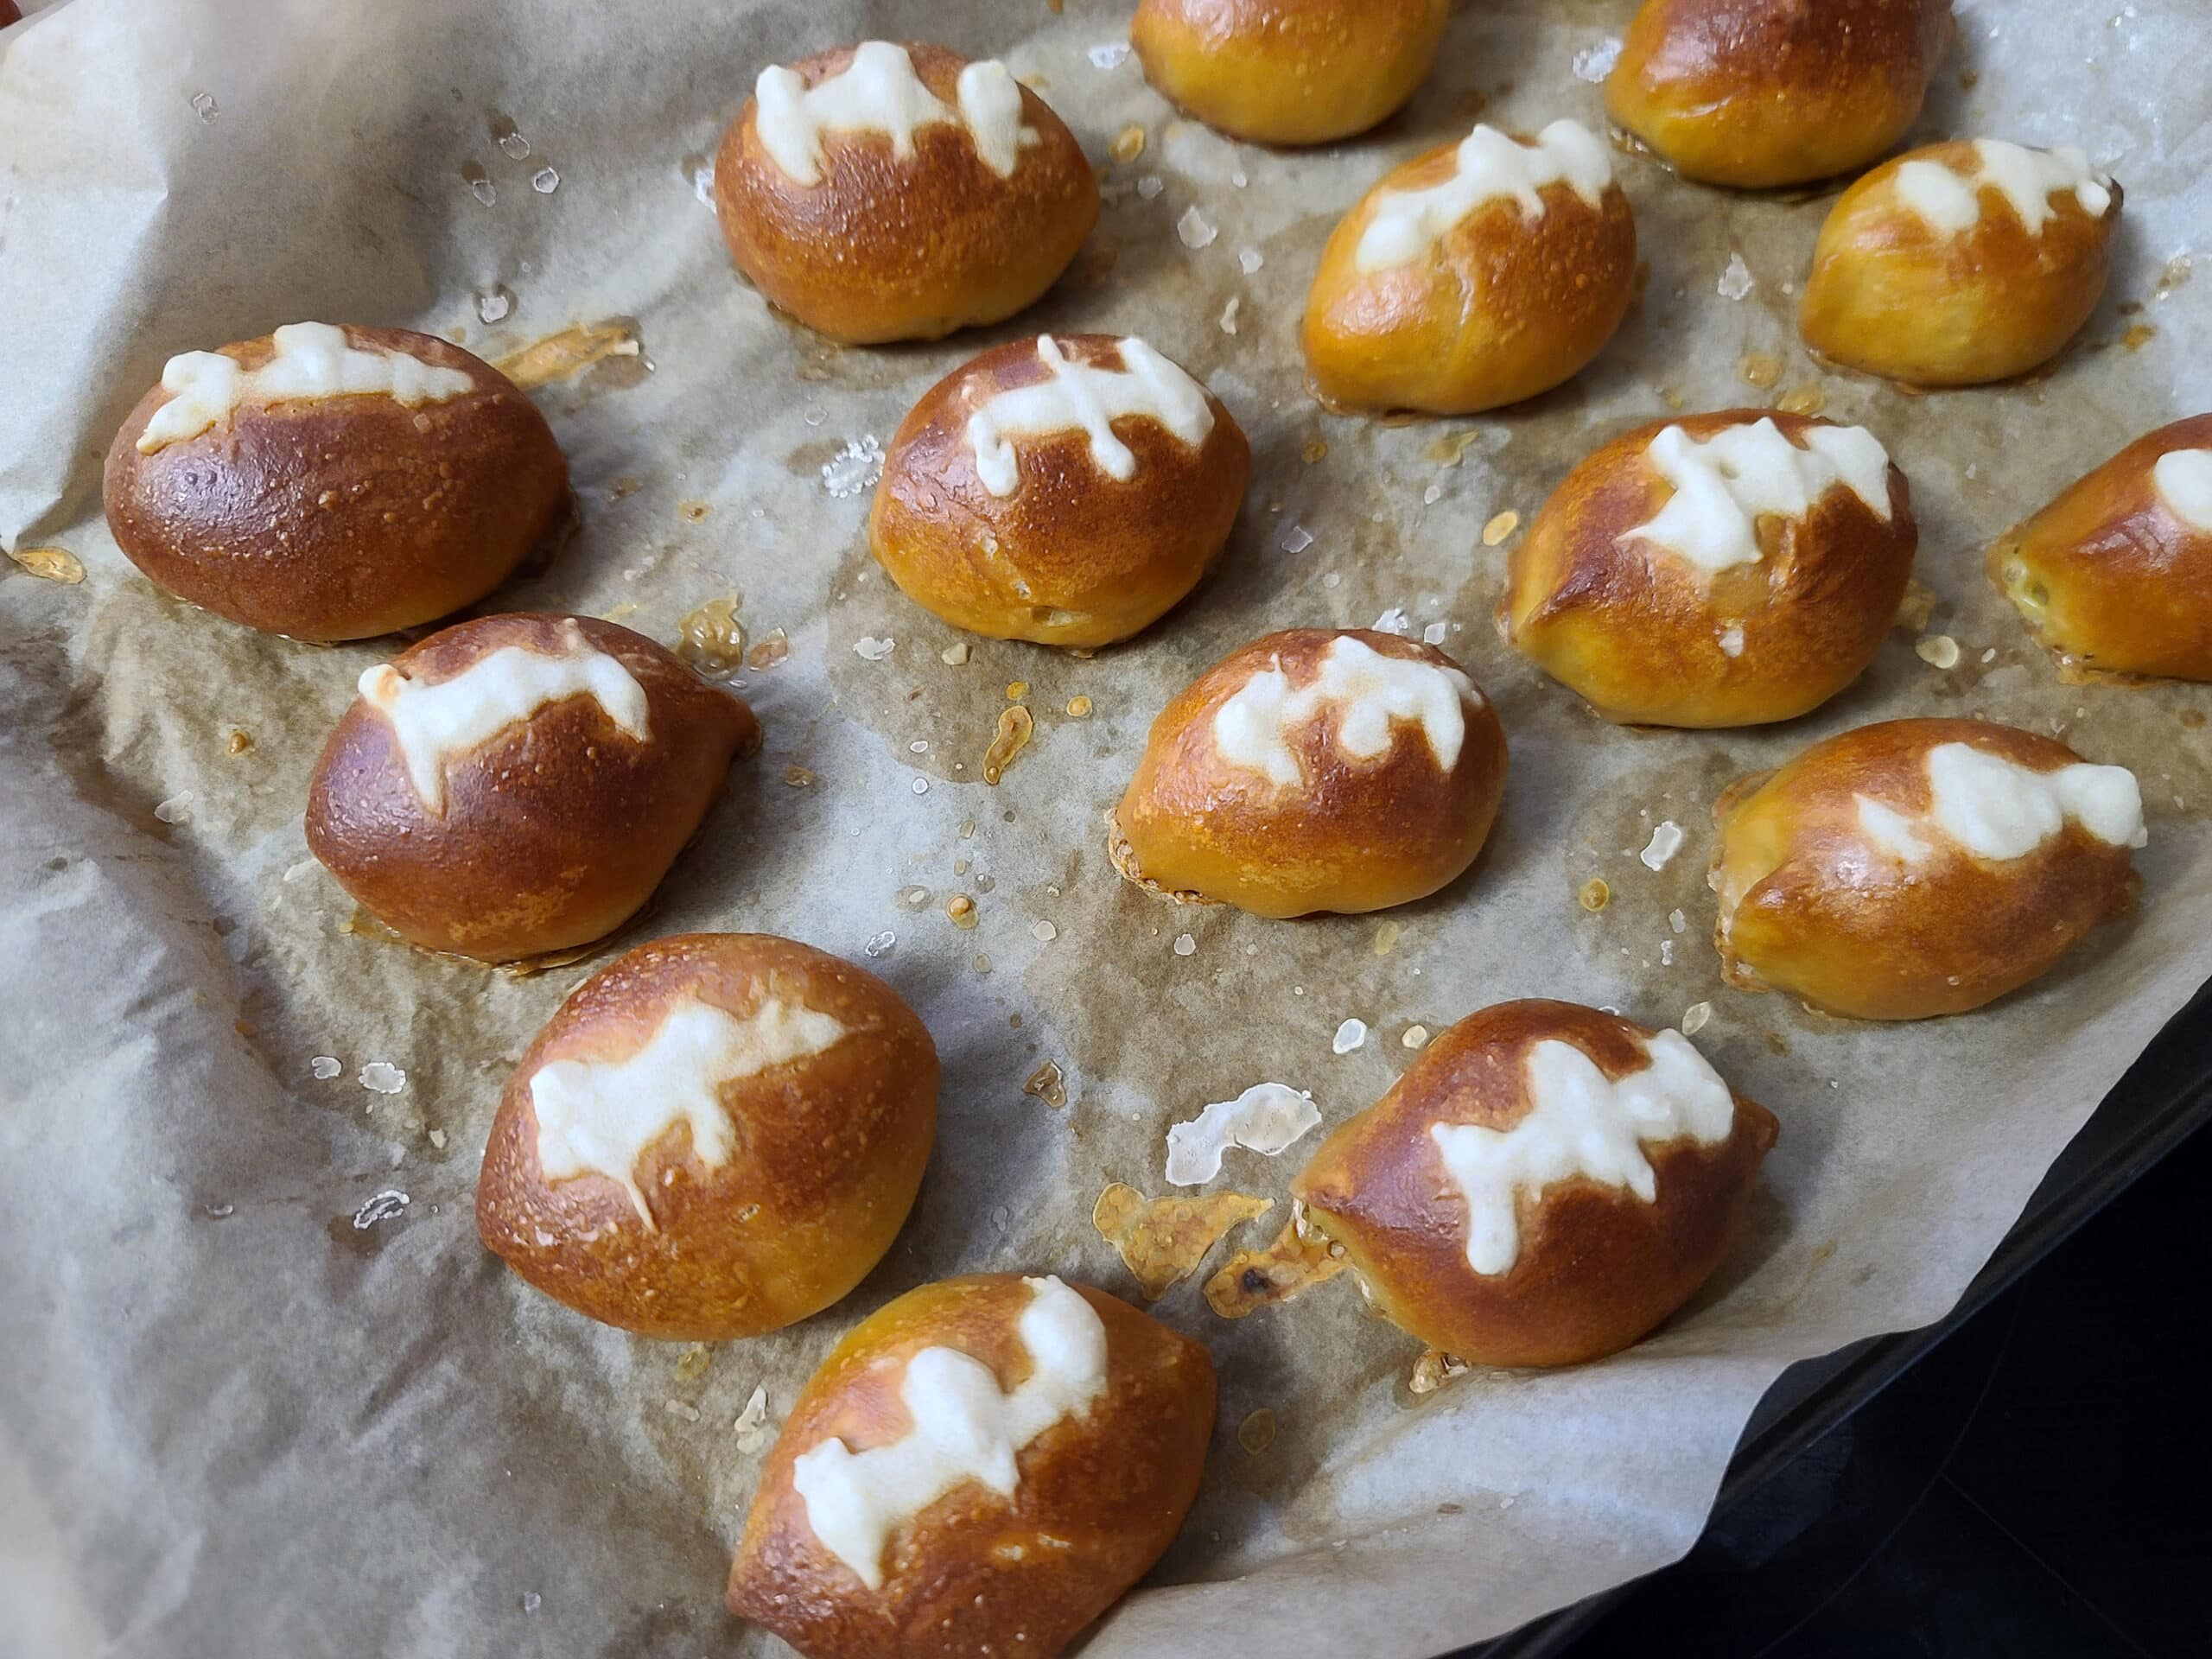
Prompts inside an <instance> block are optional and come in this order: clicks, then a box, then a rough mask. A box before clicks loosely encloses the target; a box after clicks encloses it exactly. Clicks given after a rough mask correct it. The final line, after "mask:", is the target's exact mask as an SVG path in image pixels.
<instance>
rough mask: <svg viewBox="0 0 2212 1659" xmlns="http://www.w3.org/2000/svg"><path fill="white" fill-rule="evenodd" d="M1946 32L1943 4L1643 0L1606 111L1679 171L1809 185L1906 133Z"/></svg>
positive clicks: (1924, 0) (1752, 183) (1946, 3)
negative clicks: (1811, 3) (1810, 3)
mask: <svg viewBox="0 0 2212 1659" xmlns="http://www.w3.org/2000/svg"><path fill="white" fill-rule="evenodd" d="M1956 33H1957V25H1956V23H1955V22H1954V21H1953V19H1952V16H1951V0H1821V3H1819V4H1816V5H1808V4H1806V3H1804V0H1645V3H1644V6H1643V10H1641V11H1639V12H1637V14H1636V16H1635V18H1634V20H1633V21H1632V22H1630V24H1629V26H1628V32H1627V33H1626V34H1625V35H1624V36H1623V37H1622V40H1621V54H1620V56H1619V58H1618V60H1616V61H1615V62H1614V65H1613V71H1612V73H1611V76H1609V77H1608V78H1607V79H1606V81H1605V112H1606V113H1607V114H1608V115H1610V116H1611V118H1613V121H1614V123H1615V124H1617V125H1618V126H1621V127H1624V128H1625V129H1626V130H1628V131H1630V132H1631V133H1633V134H1635V136H1636V137H1638V138H1640V139H1642V140H1643V142H1644V143H1646V144H1649V146H1650V147H1651V149H1653V150H1654V151H1655V152H1656V154H1657V155H1658V156H1659V157H1660V158H1661V159H1662V160H1663V161H1664V162H1667V163H1668V164H1669V166H1671V167H1672V168H1674V169H1675V171H1676V172H1678V173H1680V174H1681V175H1682V176H1683V177H1685V178H1689V179H1700V180H1702V181H1705V182H1706V183H1707V184H1727V185H1735V186H1738V187H1739V188H1747V189H1764V188H1770V187H1772V186H1776V185H1783V184H1807V183H1810V182H1811V181H1814V180H1815V179H1825V178H1830V177H1833V176H1834V175H1836V174H1838V173H1847V172H1850V171H1851V170H1852V169H1853V168H1859V167H1864V166H1865V165H1866V163H1867V162H1871V161H1872V160H1873V159H1874V158H1875V157H1876V156H1879V155H1881V154H1882V152H1883V151H1885V150H1886V149H1889V147H1890V146H1891V145H1892V144H1894V143H1897V140H1899V139H1900V138H1902V137H1904V135H1905V133H1906V131H1907V130H1909V129H1910V127H1911V125H1912V124H1913V123H1914V122H1915V121H1916V120H1917V119H1918V118H1919V116H1920V105H1921V101H1922V100H1923V99H1924V98H1926V96H1927V95H1928V83H1929V80H1930V79H1932V78H1933V77H1934V75H1935V73H1936V68H1937V67H1938V66H1939V65H1940V64H1941V63H1942V60H1943V56H1944V54H1946V53H1947V52H1948V51H1949V50H1950V47H1951V41H1952V40H1953V38H1954V37H1955V35H1956Z"/></svg>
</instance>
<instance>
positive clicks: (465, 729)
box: [360, 620, 647, 813]
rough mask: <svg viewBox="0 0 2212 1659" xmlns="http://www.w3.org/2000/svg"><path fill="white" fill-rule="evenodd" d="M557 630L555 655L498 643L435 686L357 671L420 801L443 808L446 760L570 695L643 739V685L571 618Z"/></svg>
mask: <svg viewBox="0 0 2212 1659" xmlns="http://www.w3.org/2000/svg"><path fill="white" fill-rule="evenodd" d="M563 632H564V634H565V638H564V639H563V650H562V652H560V654H559V655H557V656H548V655H546V654H545V653H544V652H537V651H531V650H528V649H526V648H524V646H521V645H503V646H501V647H500V648H499V650H497V651H495V652H493V653H492V654H491V655H490V656H488V657H485V658H480V659H479V660H477V661H475V662H474V663H471V664H469V665H468V666H467V668H465V669H463V670H462V671H461V672H460V673H458V674H456V675H454V677H452V678H451V679H449V680H440V681H438V682H437V683H435V684H429V683H424V682H423V681H421V680H410V679H409V678H407V677H405V676H404V675H403V674H401V673H400V671H398V670H397V669H396V668H394V667H392V666H391V664H389V663H385V664H379V665H378V666H377V667H375V668H372V669H371V670H369V671H368V672H366V673H365V674H364V675H362V676H361V683H360V689H361V696H362V698H363V700H364V701H365V702H367V703H368V705H369V706H370V707H371V708H372V709H376V710H377V711H378V713H380V714H382V715H384V717H385V719H386V720H388V721H391V730H392V736H393V737H394V739H395V740H397V742H398V744H399V753H400V758H401V759H402V760H404V762H405V763H406V766H407V778H408V781H409V782H410V783H411V784H412V785H414V786H415V793H416V798H419V799H420V800H421V801H422V803H423V805H424V806H426V807H428V808H429V810H431V811H433V812H437V813H442V812H444V810H446V766H447V764H448V762H449V761H451V760H454V759H455V758H457V757H459V756H461V755H464V754H467V753H468V752H469V751H470V750H472V749H474V748H476V747H479V746H480V745H482V744H485V743H488V742H490V741H492V739H493V738H495V737H497V736H498V735H499V734H500V733H501V732H504V731H505V730H506V729H507V728H508V727H510V726H516V725H519V724H520V723H521V722H523V721H526V720H529V719H531V717H532V716H534V715H536V714H537V711H538V710H539V709H544V708H546V707H548V706H550V705H551V704H553V703H556V702H562V701H563V700H564V699H566V698H569V697H585V696H588V697H589V698H591V699H592V701H593V702H596V703H597V704H599V706H600V708H601V709H603V710H605V711H606V715H607V718H608V719H609V720H611V721H613V722H614V723H615V724H616V725H617V726H619V727H620V728H622V729H623V730H624V731H626V732H627V733H628V734H630V735H631V736H632V737H634V738H636V739H637V740H638V741H639V742H640V743H642V742H644V741H645V716H646V707H647V705H646V701H645V687H643V686H642V685H639V683H638V682H637V680H636V679H635V678H634V677H632V675H631V673H630V671H629V670H628V669H626V668H625V667H623V666H622V664H620V662H619V661H617V660H616V659H615V658H613V657H610V656H608V655H607V653H606V652H603V651H600V650H598V649H596V648H595V647H594V646H593V645H590V644H589V643H588V641H587V640H586V639H584V635H583V630H582V628H580V627H578V626H576V624H575V621H574V620H571V621H569V623H568V624H567V625H566V626H565V628H564V630H563Z"/></svg>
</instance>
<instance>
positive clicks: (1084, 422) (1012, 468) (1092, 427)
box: [968, 334, 1213, 497]
mask: <svg viewBox="0 0 2212 1659" xmlns="http://www.w3.org/2000/svg"><path fill="white" fill-rule="evenodd" d="M1120 350H1121V353H1122V368H1121V369H1120V370H1119V371H1116V370H1113V369H1101V368H1094V367H1093V366H1091V365H1090V364H1087V363H1071V362H1070V361H1069V360H1068V359H1067V357H1066V356H1065V353H1062V352H1061V350H1060V347H1059V343H1058V341H1057V340H1054V339H1053V338H1052V336H1051V335H1050V334H1039V336H1038V337H1037V357H1038V360H1039V362H1041V363H1043V364H1044V365H1045V366H1046V368H1047V369H1048V370H1050V371H1051V372H1052V378H1050V379H1048V380H1040V381H1039V382H1037V384H1036V385H1028V386H1016V387H1014V389H1013V390H1011V391H1001V392H995V393H994V394H993V395H992V396H991V397H988V398H986V399H985V400H984V401H983V403H982V404H981V405H980V406H978V407H977V408H976V410H975V411H974V412H973V413H972V414H970V415H969V416H968V447H969V448H970V449H972V450H974V451H975V452H976V477H977V478H978V479H980V480H982V485H983V487H984V488H985V489H987V490H988V491H989V492H990V493H992V494H993V495H995V496H1001V497H1003V496H1009V495H1012V494H1013V493H1014V491H1015V490H1016V489H1017V488H1019V487H1020V483H1021V470H1020V466H1019V465H1018V464H1017V462H1016V461H1015V459H1014V442H1013V441H1014V439H1016V438H1041V437H1046V436H1049V435H1052V433H1055V432H1065V431H1069V430H1071V429H1075V428H1078V427H1080V428H1081V429H1083V430H1084V431H1085V432H1087V433H1089V434H1090V459H1091V460H1092V461H1094V462H1095V463H1096V465H1097V467H1098V469H1099V471H1101V472H1103V473H1104V474H1106V475H1107V476H1108V477H1109V478H1111V479H1114V480H1116V481H1117V482H1120V483H1123V484H1126V483H1128V481H1129V480H1130V479H1132V478H1134V477H1135V476H1136V470H1137V458H1136V456H1135V454H1134V453H1132V452H1131V450H1130V448H1129V447H1128V445H1127V444H1125V443H1123V442H1122V441H1121V440H1120V439H1119V438H1117V437H1116V436H1115V435H1114V425H1113V423H1115V422H1116V420H1119V419H1121V418H1122V416H1144V417H1146V418H1147V419H1150V420H1154V421H1157V422H1159V423H1160V425H1162V426H1163V427H1165V428H1166V429H1167V430H1168V431H1169V432H1170V433H1171V434H1173V435H1174V436H1175V437H1176V438H1178V439H1179V440H1180V441H1181V442H1184V443H1185V444H1188V445H1190V446H1191V447H1192V448H1197V447H1198V445H1199V444H1202V443H1204V442H1205V440H1206V435H1207V434H1208V433H1210V432H1211V431H1212V430H1213V410H1212V408H1211V406H1210V405H1209V404H1207V402H1206V391H1205V387H1204V386H1202V385H1199V384H1198V382H1197V381H1195V380H1193V379H1192V378H1191V377H1190V376H1189V375H1188V374H1186V373H1185V372H1183V370H1182V369H1181V368H1180V367H1179V366H1178V365H1175V364H1173V363H1171V362H1169V361H1168V360H1167V359H1166V358H1164V357H1162V356H1161V355H1160V353H1158V352H1155V351H1154V350H1153V349H1152V347H1151V346H1147V345H1146V344H1145V343H1144V341H1142V340H1139V339H1138V338H1137V337H1136V336H1135V335H1134V334H1131V335H1129V336H1128V338H1126V339H1124V340H1122V341H1121V342H1120Z"/></svg>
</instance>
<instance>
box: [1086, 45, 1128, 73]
mask: <svg viewBox="0 0 2212 1659" xmlns="http://www.w3.org/2000/svg"><path fill="white" fill-rule="evenodd" d="M1084 55H1085V56H1086V57H1088V58H1089V59H1090V67H1092V68H1094V69H1118V68H1120V67H1122V65H1123V64H1125V63H1127V62H1128V60H1129V43H1128V41H1100V42H1099V43H1098V44H1097V45H1096V46H1094V47H1092V48H1090V51H1089V52H1087V53H1086V54H1084Z"/></svg>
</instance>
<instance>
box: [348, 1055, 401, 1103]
mask: <svg viewBox="0 0 2212 1659" xmlns="http://www.w3.org/2000/svg"><path fill="white" fill-rule="evenodd" d="M360 1081H361V1087H362V1088H364V1089H365V1090H368V1091H369V1092H370V1093H371V1094H374V1095H396V1094H397V1093H399V1091H400V1090H403V1089H404V1088H406V1087H407V1074H406V1073H405V1072H404V1071H401V1070H400V1069H399V1068H398V1067H397V1066H396V1065H393V1064H392V1063H391V1061H390V1060H371V1061H370V1062H369V1063H368V1064H367V1065H365V1066H363V1067H362V1068H361V1077H360Z"/></svg>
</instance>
